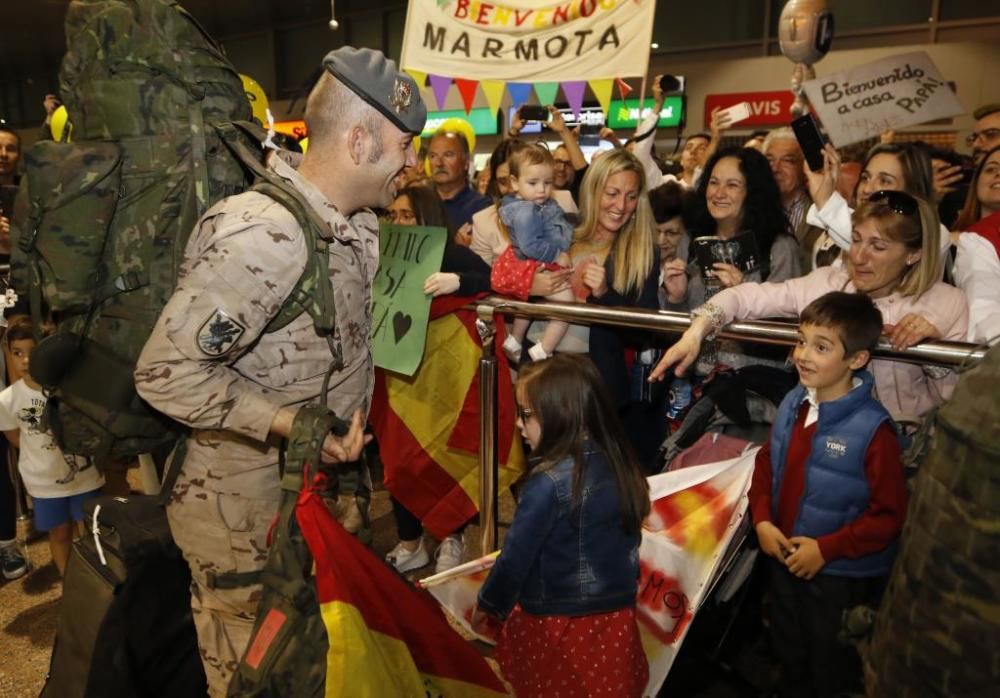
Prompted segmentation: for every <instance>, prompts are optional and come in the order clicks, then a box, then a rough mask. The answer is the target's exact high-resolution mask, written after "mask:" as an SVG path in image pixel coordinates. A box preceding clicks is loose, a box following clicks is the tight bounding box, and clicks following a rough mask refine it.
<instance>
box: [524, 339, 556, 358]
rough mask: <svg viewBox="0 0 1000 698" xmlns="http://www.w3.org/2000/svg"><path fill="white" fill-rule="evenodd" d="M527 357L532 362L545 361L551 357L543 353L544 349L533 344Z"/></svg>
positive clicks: (539, 345)
mask: <svg viewBox="0 0 1000 698" xmlns="http://www.w3.org/2000/svg"><path fill="white" fill-rule="evenodd" d="M528 356H530V357H531V360H532V361H545V359H547V358H549V357H550V356H552V355H551V354H546V353H545V347H543V346H542V345H541V343H539V344H533V345H532V346H531V349H528Z"/></svg>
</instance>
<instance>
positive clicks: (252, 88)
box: [240, 73, 270, 127]
mask: <svg viewBox="0 0 1000 698" xmlns="http://www.w3.org/2000/svg"><path fill="white" fill-rule="evenodd" d="M240 80H242V81H243V91H244V92H246V93H247V99H248V100H249V101H250V108H251V109H252V110H253V118H254V121H256V122H257V123H258V124H260V125H261V126H264V127H267V109H268V107H269V106H270V105H269V104H268V101H267V95H266V94H264V88H263V87H261V86H260V83H258V82H257V81H256V80H254V79H253V78H252V77H250V76H249V75H244V74H243V73H240Z"/></svg>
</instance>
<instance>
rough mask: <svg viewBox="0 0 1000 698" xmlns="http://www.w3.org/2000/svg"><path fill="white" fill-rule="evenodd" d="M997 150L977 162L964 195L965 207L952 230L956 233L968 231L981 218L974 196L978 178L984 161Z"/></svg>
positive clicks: (993, 149) (976, 196) (980, 208)
mask: <svg viewBox="0 0 1000 698" xmlns="http://www.w3.org/2000/svg"><path fill="white" fill-rule="evenodd" d="M998 150H1000V145H998V146H996V147H994V148H990V150H989V151H988V152H987V153H986V154H985V155H984V156H983V159H982V160H980V161H979V164H978V165H976V171H975V173H974V174H973V175H972V181H971V182H969V192H968V193H967V194H966V195H965V205H964V206H962V211H961V213H959V214H958V220H956V221H955V224H954V226H953V227H952V230H954V231H956V232H962V231H963V230H968V229H969V226H970V225H972V224H973V223H976V222H978V221H979V219H980V218H982V215H983V206H982V204H981V203H979V195H978V194H976V189H978V188H979V176H980V175H981V174H982V173H983V168H984V167H986V161H987V160H989V159H990V156H991V155H993V153H995V152H997V151H998Z"/></svg>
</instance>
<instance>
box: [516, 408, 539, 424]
mask: <svg viewBox="0 0 1000 698" xmlns="http://www.w3.org/2000/svg"><path fill="white" fill-rule="evenodd" d="M534 414H535V411H534V410H529V409H526V408H524V407H521V406H520V405H518V406H517V418H518V419H520V420H521V421H522V422H527V421H528V420H529V419H531V417H532V416H533V415H534Z"/></svg>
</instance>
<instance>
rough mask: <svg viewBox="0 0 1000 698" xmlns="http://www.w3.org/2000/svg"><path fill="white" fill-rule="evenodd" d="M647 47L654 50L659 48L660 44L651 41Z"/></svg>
mask: <svg viewBox="0 0 1000 698" xmlns="http://www.w3.org/2000/svg"><path fill="white" fill-rule="evenodd" d="M649 48H651V49H653V50H654V51H655V50H656V49H658V48H660V45H659V44H658V43H656V42H655V41H654V42H653V43H651V44H650V45H649Z"/></svg>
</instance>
